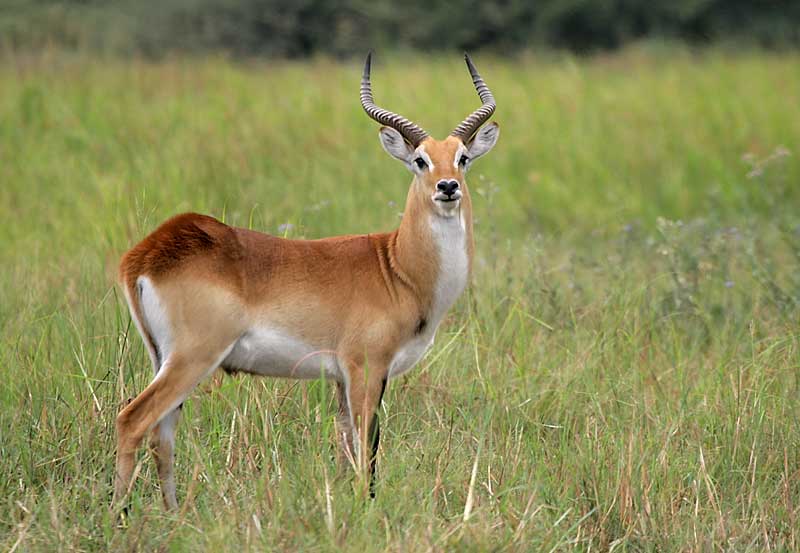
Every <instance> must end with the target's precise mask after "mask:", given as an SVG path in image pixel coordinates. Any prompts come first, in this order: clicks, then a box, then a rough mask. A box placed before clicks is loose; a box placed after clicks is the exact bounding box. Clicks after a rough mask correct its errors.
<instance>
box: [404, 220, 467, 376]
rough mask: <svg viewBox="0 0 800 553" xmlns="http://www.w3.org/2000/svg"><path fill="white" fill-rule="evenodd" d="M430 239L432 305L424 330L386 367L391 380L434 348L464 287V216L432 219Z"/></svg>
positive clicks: (465, 269) (465, 250)
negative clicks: (434, 271) (434, 259)
mask: <svg viewBox="0 0 800 553" xmlns="http://www.w3.org/2000/svg"><path fill="white" fill-rule="evenodd" d="M429 224H430V230H431V238H432V239H433V242H434V244H435V245H436V251H437V253H438V254H439V274H438V275H437V278H436V284H435V287H434V291H433V302H432V304H431V309H430V312H429V313H428V314H427V317H426V321H425V328H424V330H423V331H422V332H420V333H419V334H418V335H416V336H414V337H413V338H412V339H411V340H409V341H408V342H406V343H405V344H403V345H402V346H401V347H400V349H399V350H398V351H397V352H396V353H395V355H394V358H393V359H392V363H391V365H390V366H389V377H390V378H394V377H396V376H399V375H401V374H403V373H404V372H406V371H407V370H409V369H411V368H412V367H413V366H414V365H416V363H417V362H418V361H419V360H420V359H422V357H423V356H424V355H425V353H426V352H427V351H428V348H430V347H431V345H433V339H434V337H435V336H436V329H437V328H438V327H439V323H441V322H442V318H443V317H444V315H445V313H447V310H448V309H450V307H452V305H453V304H454V303H455V301H456V300H457V299H458V297H459V296H460V295H461V293H462V292H463V291H464V288H466V286H467V278H468V273H469V257H468V256H467V233H466V224H465V222H464V218H463V216H462V215H461V214H460V213H459V215H458V216H457V217H437V216H433V217H431V218H430V220H429Z"/></svg>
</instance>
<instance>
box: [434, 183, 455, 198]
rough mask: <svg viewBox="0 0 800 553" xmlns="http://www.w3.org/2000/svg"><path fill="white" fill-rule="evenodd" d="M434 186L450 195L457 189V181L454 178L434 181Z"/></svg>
mask: <svg viewBox="0 0 800 553" xmlns="http://www.w3.org/2000/svg"><path fill="white" fill-rule="evenodd" d="M436 188H437V189H438V190H439V191H441V192H444V193H445V194H447V195H448V196H452V195H453V192H455V191H456V190H458V181H455V180H440V181H439V182H437V183H436Z"/></svg>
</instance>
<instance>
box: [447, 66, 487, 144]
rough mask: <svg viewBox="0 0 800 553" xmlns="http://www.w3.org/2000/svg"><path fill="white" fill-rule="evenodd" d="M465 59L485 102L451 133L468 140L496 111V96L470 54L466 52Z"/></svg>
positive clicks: (473, 80) (482, 100)
mask: <svg viewBox="0 0 800 553" xmlns="http://www.w3.org/2000/svg"><path fill="white" fill-rule="evenodd" d="M464 60H465V61H466V62H467V67H468V68H469V74H470V75H472V82H473V84H474V85H475V90H477V91H478V96H480V98H481V102H483V105H482V106H481V107H479V108H478V109H476V110H475V111H473V112H472V114H470V116H469V117H467V118H466V119H464V120H463V121H462V122H461V124H460V125H459V126H457V127H456V128H455V130H454V131H453V132H451V133H450V134H451V135H452V136H455V137H458V138H460V139H461V140H463V141H464V142H466V141H467V140H468V139H469V138H470V137H471V136H472V135H473V134H475V131H477V130H478V128H479V127H480V126H481V125H483V124H484V123H486V120H487V119H489V117H491V116H492V114H493V113H494V108H495V103H494V96H492V91H491V90H489V87H488V86H486V83H485V82H483V79H481V76H480V75H479V74H478V70H477V69H475V64H473V63H472V60H471V59H470V57H469V54H467V53H465V54H464Z"/></svg>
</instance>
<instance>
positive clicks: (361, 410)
mask: <svg viewBox="0 0 800 553" xmlns="http://www.w3.org/2000/svg"><path fill="white" fill-rule="evenodd" d="M371 60H372V53H371V52H370V53H369V55H368V56H367V58H366V62H365V64H364V72H363V77H362V80H361V89H360V99H361V105H362V107H363V108H364V111H365V112H366V113H367V115H369V117H371V118H372V119H374V120H375V121H377V122H378V123H380V124H381V125H382V127H381V128H380V132H379V137H380V142H381V144H382V146H383V148H384V149H385V150H386V152H387V153H388V154H389V155H390V156H392V157H394V158H395V159H397V160H399V161H401V162H402V163H403V165H405V167H406V168H407V169H408V170H409V171H411V173H412V174H413V180H412V182H411V186H410V188H409V190H408V195H407V199H406V206H405V210H404V213H403V216H402V219H401V222H400V225H399V228H397V229H396V230H394V231H393V232H384V233H376V234H366V235H348V236H336V237H330V238H322V239H319V240H289V239H285V238H279V237H275V236H271V235H269V234H263V233H260V232H255V231H252V230H248V229H243V228H234V227H231V226H228V225H226V224H224V223H222V222H220V221H218V220H216V219H214V218H212V217H208V216H205V215H199V214H196V213H185V214H181V215H177V216H175V217H173V218H171V219H169V220H167V221H166V222H164V223H163V224H162V225H161V226H159V227H158V228H157V229H156V230H155V231H154V232H153V233H151V234H150V235H149V236H147V237H146V238H145V239H144V240H142V241H141V242H140V243H139V244H137V245H136V246H134V247H133V248H132V249H131V250H129V251H128V252H127V253H125V255H124V256H123V257H122V261H121V264H120V268H119V279H120V283H121V287H122V288H123V291H124V294H125V298H126V301H127V303H128V306H129V309H130V313H131V318H132V319H133V321H134V322H135V325H136V327H137V329H138V331H139V333H140V334H141V336H142V339H143V341H144V343H145V346H146V349H147V352H148V353H149V356H150V360H151V361H152V364H153V368H154V370H155V378H154V379H153V380H152V382H151V383H150V384H149V385H148V386H147V387H146V388H145V389H144V391H142V392H141V393H140V394H139V395H138V396H136V398H134V399H133V400H132V401H131V402H130V403H128V405H127V406H125V407H124V408H123V409H122V411H121V412H120V413H119V415H118V416H117V419H116V432H117V452H116V469H115V479H114V504H118V503H119V502H120V501H121V500H122V499H124V498H125V497H126V496H127V494H128V493H129V492H130V488H131V487H132V486H133V482H132V473H133V469H134V460H135V452H136V449H137V447H138V446H139V444H140V443H141V441H142V439H143V438H144V437H145V435H146V434H147V433H148V432H151V446H152V452H153V456H154V458H155V461H156V466H157V470H158V477H159V481H160V485H161V492H162V496H163V500H164V505H165V507H166V509H168V510H171V509H175V508H177V505H178V503H177V499H176V495H175V476H174V473H173V464H174V445H175V428H176V425H177V423H178V418H179V415H180V409H181V407H182V405H183V402H184V401H185V400H186V399H187V397H188V396H189V394H190V393H191V392H192V390H193V389H194V388H195V387H196V386H197V385H198V384H199V383H200V382H201V381H202V380H203V379H204V378H206V377H208V376H209V375H210V374H211V373H212V372H213V371H215V370H216V369H217V368H218V367H221V368H222V369H224V370H225V371H227V372H229V373H235V372H244V373H250V374H256V375H265V376H273V377H290V378H298V379H317V378H320V377H324V378H326V379H330V380H331V381H333V382H335V387H336V392H337V394H336V395H337V398H338V404H339V408H338V413H337V417H336V429H337V430H336V432H337V442H339V450H340V456H344V457H345V458H346V459H349V460H350V461H351V463H352V464H353V465H355V468H356V469H357V470H358V471H359V473H360V474H362V475H365V476H367V477H368V479H369V490H370V495H371V496H372V497H374V487H373V484H374V478H375V463H376V455H377V451H378V443H379V440H380V429H379V423H378V407H379V405H380V403H381V401H382V397H383V393H384V390H385V388H386V384H387V381H388V380H389V379H391V378H396V377H398V376H400V375H402V374H403V373H405V372H406V371H408V370H409V369H411V368H412V367H413V366H414V365H415V364H416V363H417V362H418V361H419V360H420V358H422V356H423V355H424V354H425V352H426V351H427V350H428V348H430V347H431V345H432V344H433V340H434V336H435V335H436V329H437V328H438V326H439V323H441V321H442V318H443V317H444V315H445V313H446V312H447V310H448V309H449V308H450V307H451V306H452V305H453V303H454V302H455V301H456V299H457V298H458V297H459V296H460V295H461V293H462V292H463V291H464V288H465V287H466V286H467V281H468V280H469V275H470V270H471V267H472V257H473V241H472V204H471V201H470V196H469V191H468V188H467V183H466V181H465V179H464V176H465V174H466V172H467V170H468V169H469V167H470V165H471V164H472V162H473V161H474V160H476V159H478V158H479V157H481V156H483V155H484V154H486V153H487V152H488V151H489V150H491V149H492V147H494V145H495V143H496V142H497V138H498V136H499V128H498V125H497V123H490V124H488V125H485V126H484V123H486V121H487V120H488V119H489V117H491V115H492V113H493V112H494V110H495V101H494V97H493V96H492V93H491V91H490V90H489V88H488V87H487V86H486V84H485V83H484V81H483V79H482V78H481V76H480V75H479V74H478V71H477V69H476V68H475V65H474V64H473V63H472V60H471V59H470V57H469V55H466V54H465V61H466V64H467V68H468V69H469V72H470V75H471V76H472V80H473V84H474V86H475V89H476V90H477V92H478V96H479V97H480V100H481V102H482V105H481V107H480V108H478V109H477V110H475V111H474V112H473V113H471V114H470V115H469V116H468V117H467V118H466V119H464V120H463V121H462V122H461V123H460V124H459V125H458V126H457V127H456V128H455V130H453V132H452V133H450V135H449V136H448V137H447V138H445V139H444V140H441V141H440V140H436V139H434V138H432V137H430V136H429V135H428V133H426V132H425V131H424V130H423V129H422V128H421V127H420V126H419V125H417V124H415V123H413V122H411V121H410V120H408V119H406V118H405V117H402V116H401V115H398V114H396V113H392V112H390V111H387V110H385V109H383V108H380V107H378V106H377V105H375V102H374V100H373V96H372V86H371V82H370V68H371Z"/></svg>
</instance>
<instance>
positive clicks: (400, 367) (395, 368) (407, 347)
mask: <svg viewBox="0 0 800 553" xmlns="http://www.w3.org/2000/svg"><path fill="white" fill-rule="evenodd" d="M435 334H436V331H435V330H434V332H431V333H430V334H421V335H419V336H415V337H414V338H412V339H411V340H409V341H408V342H406V343H405V344H403V345H402V346H401V347H400V349H398V350H397V353H395V354H394V357H393V358H392V364H391V365H389V378H394V377H396V376H400V375H401V374H403V373H404V372H406V371H407V370H409V369H410V368H412V367H413V366H414V365H416V364H417V362H418V361H419V360H420V359H422V358H423V357H424V356H425V353H426V352H427V351H428V349H429V348H430V347H431V346H432V345H433V338H434V335H435Z"/></svg>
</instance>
